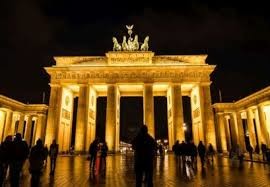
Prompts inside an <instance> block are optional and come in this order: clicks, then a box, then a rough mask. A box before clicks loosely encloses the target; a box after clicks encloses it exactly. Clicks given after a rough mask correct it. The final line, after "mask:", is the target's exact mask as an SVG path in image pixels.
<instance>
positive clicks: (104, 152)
mask: <svg viewBox="0 0 270 187" xmlns="http://www.w3.org/2000/svg"><path fill="white" fill-rule="evenodd" d="M107 152H108V145H107V143H106V142H104V143H103V144H102V146H101V155H100V157H101V168H100V169H101V172H102V173H103V174H105V171H106V157H107Z"/></svg>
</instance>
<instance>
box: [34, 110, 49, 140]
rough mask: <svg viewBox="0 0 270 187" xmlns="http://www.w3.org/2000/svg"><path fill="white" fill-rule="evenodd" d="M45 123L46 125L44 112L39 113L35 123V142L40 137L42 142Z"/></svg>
mask: <svg viewBox="0 0 270 187" xmlns="http://www.w3.org/2000/svg"><path fill="white" fill-rule="evenodd" d="M45 125H46V116H45V115H44V114H39V115H38V118H37V123H36V134H35V136H34V137H35V142H36V141H37V140H38V139H41V140H42V142H44V138H45V134H44V130H45Z"/></svg>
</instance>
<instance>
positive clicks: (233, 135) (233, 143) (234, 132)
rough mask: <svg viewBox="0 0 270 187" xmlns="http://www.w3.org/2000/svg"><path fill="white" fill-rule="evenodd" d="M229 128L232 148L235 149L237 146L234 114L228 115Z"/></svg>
mask: <svg viewBox="0 0 270 187" xmlns="http://www.w3.org/2000/svg"><path fill="white" fill-rule="evenodd" d="M229 116H230V126H231V133H232V134H231V136H232V146H233V147H236V145H237V144H238V138H237V131H236V121H235V118H234V114H233V113H230V114H229Z"/></svg>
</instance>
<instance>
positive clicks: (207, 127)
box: [200, 85, 216, 149]
mask: <svg viewBox="0 0 270 187" xmlns="http://www.w3.org/2000/svg"><path fill="white" fill-rule="evenodd" d="M200 88H201V89H200V100H201V102H202V105H201V107H202V109H201V111H203V114H202V121H203V125H204V127H203V130H204V133H205V141H206V143H205V144H206V145H208V144H209V143H211V144H212V145H213V147H214V149H215V148H216V133H215V124H214V116H213V108H212V103H211V93H210V85H202V86H200Z"/></svg>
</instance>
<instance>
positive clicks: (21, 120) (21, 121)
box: [18, 113, 24, 136]
mask: <svg viewBox="0 0 270 187" xmlns="http://www.w3.org/2000/svg"><path fill="white" fill-rule="evenodd" d="M23 128H24V114H23V113H21V114H20V120H19V128H18V133H21V135H22V136H23Z"/></svg>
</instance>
